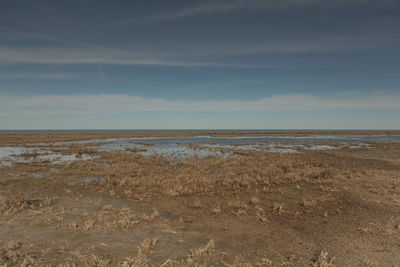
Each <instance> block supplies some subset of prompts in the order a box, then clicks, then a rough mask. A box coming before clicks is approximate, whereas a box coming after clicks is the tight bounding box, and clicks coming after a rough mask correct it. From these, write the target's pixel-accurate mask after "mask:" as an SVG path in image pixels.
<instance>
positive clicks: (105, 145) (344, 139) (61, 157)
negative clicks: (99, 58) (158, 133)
mask: <svg viewBox="0 0 400 267" xmlns="http://www.w3.org/2000/svg"><path fill="white" fill-rule="evenodd" d="M380 142H400V135H356V136H353V135H352V136H327V135H319V136H238V137H213V136H194V137H151V138H149V137H146V138H109V139H91V140H83V141H70V142H54V143H40V144H38V143H36V144H30V145H29V147H0V166H11V165H12V164H15V163H32V162H38V163H41V162H42V163H44V162H48V163H52V164H58V163H65V162H71V161H75V160H87V159H91V158H93V156H90V155H86V154H84V155H80V156H78V155H76V154H62V153H59V152H55V151H52V150H51V149H49V148H45V146H48V145H54V146H56V147H57V148H61V147H62V146H66V145H74V144H82V145H85V144H86V145H91V148H93V149H96V150H99V151H126V152H127V153H138V154H141V155H144V156H149V155H160V156H165V157H168V158H170V159H172V160H177V159H183V158H187V157H190V156H194V155H197V156H198V157H200V158H202V157H206V156H208V155H218V156H223V157H226V156H229V155H232V154H233V153H232V152H233V151H234V150H252V151H263V152H273V153H299V152H301V151H304V150H331V149H339V148H360V147H365V146H368V145H369V143H380Z"/></svg>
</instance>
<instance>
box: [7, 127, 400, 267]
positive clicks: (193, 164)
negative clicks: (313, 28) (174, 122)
mask: <svg viewBox="0 0 400 267" xmlns="http://www.w3.org/2000/svg"><path fill="white" fill-rule="evenodd" d="M200 134H201V133H200ZM324 134H329V135H337V136H342V135H357V134H360V133H351V132H347V133H343V132H341V133H335V132H329V133H324ZM379 134H380V135H383V134H385V135H391V134H392V135H395V134H398V133H395V132H390V133H389V132H387V133H376V132H372V133H365V135H379ZM195 135H199V133H174V134H169V133H156V134H154V133H153V134H145V133H140V134H127V133H121V134H116V133H113V134H111V133H105V134H52V135H48V134H37V135H21V134H17V135H0V146H1V147H6V148H7V150H5V151H8V152H7V153H8V154H7V156H8V157H9V158H10V159H9V160H6V158H4V159H2V160H1V162H0V264H1V265H5V266H400V142H373V141H371V142H368V144H367V145H365V146H352V147H351V146H350V145H346V146H339V145H338V144H328V143H324V144H323V147H322V149H307V147H308V146H304V147H299V146H297V147H296V151H293V153H286V152H285V153H282V150H265V149H253V147H249V146H246V147H241V146H240V145H238V146H234V145H233V146H230V147H218V146H213V147H207V149H209V150H210V153H207V154H204V153H203V154H201V156H200V154H199V155H198V154H196V153H194V154H190V155H189V156H187V155H186V157H178V158H176V157H169V156H164V155H160V154H151V153H149V154H144V153H143V152H145V151H147V148H146V146H148V148H149V149H150V148H151V147H154V144H146V143H142V144H141V146H140V147H139V148H137V147H124V148H123V149H107V147H106V148H105V149H97V147H96V145H98V143H94V142H91V141H90V140H91V139H96V140H99V139H100V140H101V139H107V138H130V137H168V136H174V137H176V136H179V137H189V136H195ZM204 135H206V134H204ZM207 135H210V133H207ZM263 135H266V134H265V133H247V134H246V133H243V134H240V135H239V136H263ZM269 135H274V136H280V135H287V133H273V134H272V133H271V134H269ZM290 135H293V136H311V135H321V133H301V132H299V133H293V134H290ZM215 136H238V134H235V133H223V134H215ZM77 140H86V141H87V142H68V141H77ZM54 142H64V143H59V144H55V143H54ZM96 142H98V141H96ZM134 142H137V140H136V141H132V143H134ZM119 145H120V144H119ZM258 145H259V144H258ZM266 145H270V144H266ZM280 145H282V144H280ZM285 145H286V146H287V145H288V144H285ZM319 145H321V144H319ZM183 146H187V147H189V148H190V149H192V150H193V151H197V150H198V151H202V150H201V149H204V147H200V148H199V147H198V145H196V144H183ZM328 146H329V147H330V148H332V147H333V148H334V149H324V148H326V147H328ZM153 150H154V151H156V149H153ZM10 151H11V152H10ZM15 151H17V152H18V153H19V154H15V153H16V152H15ZM214 152H215V153H214ZM13 153H14V154H13Z"/></svg>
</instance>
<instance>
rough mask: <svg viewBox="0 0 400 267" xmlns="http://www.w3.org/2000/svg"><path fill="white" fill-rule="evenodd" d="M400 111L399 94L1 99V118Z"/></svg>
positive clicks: (29, 97) (9, 97)
mask: <svg viewBox="0 0 400 267" xmlns="http://www.w3.org/2000/svg"><path fill="white" fill-rule="evenodd" d="M342 109H343V110H360V109H369V110H371V109H372V110H374V109H376V110H391V109H395V110H400V94H399V93H386V94H385V93H383V92H379V93H368V94H360V93H352V94H350V93H346V94H336V95H333V96H318V95H312V94H276V95H272V96H269V97H265V98H261V99H256V100H223V101H191V100H168V99H161V98H146V97H139V96H132V95H124V94H83V95H33V96H6V95H3V96H1V98H0V114H2V115H3V116H4V115H6V114H20V115H21V114H22V115H23V114H94V113H96V114H97V113H127V112H135V111H182V112H184V111H310V110H311V111H318V110H342Z"/></svg>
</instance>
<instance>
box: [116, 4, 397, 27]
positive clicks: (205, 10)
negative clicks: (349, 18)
mask: <svg viewBox="0 0 400 267" xmlns="http://www.w3.org/2000/svg"><path fill="white" fill-rule="evenodd" d="M396 2H397V1H396V0H352V1H348V0H334V1H332V0H230V1H226V0H215V1H202V2H200V3H199V4H196V5H191V6H188V7H185V8H182V9H178V10H172V11H169V12H165V13H160V14H157V15H154V16H150V17H147V18H143V19H140V20H137V19H126V20H124V21H123V22H141V23H143V22H155V21H163V20H173V19H180V18H185V17H192V16H200V15H212V14H221V13H228V12H234V11H238V10H269V11H273V10H281V9H290V8H310V7H312V8H322V9H327V8H336V7H351V6H362V5H371V6H372V7H374V8H388V7H391V6H392V5H393V4H396Z"/></svg>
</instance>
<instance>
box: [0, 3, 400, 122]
mask: <svg viewBox="0 0 400 267" xmlns="http://www.w3.org/2000/svg"><path fill="white" fill-rule="evenodd" d="M399 29H400V1H399V0H351V1H350V0H229V1H227V0H203V1H201V0H158V1H156V0H113V1H108V0H107V1H103V0H68V1H63V0H59V1H52V0H47V1H43V0H36V1H31V0H0V129H400V30H399Z"/></svg>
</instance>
